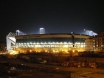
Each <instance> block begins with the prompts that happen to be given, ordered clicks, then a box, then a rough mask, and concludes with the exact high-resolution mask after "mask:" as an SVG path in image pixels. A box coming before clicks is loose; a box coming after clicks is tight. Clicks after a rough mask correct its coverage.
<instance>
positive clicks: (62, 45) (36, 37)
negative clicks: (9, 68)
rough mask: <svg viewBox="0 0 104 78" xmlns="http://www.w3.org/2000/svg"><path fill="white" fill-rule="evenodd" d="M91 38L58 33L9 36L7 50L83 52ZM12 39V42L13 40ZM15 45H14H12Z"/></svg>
mask: <svg viewBox="0 0 104 78" xmlns="http://www.w3.org/2000/svg"><path fill="white" fill-rule="evenodd" d="M88 38H90V36H87V35H82V34H74V33H72V34H70V33H66V34H65V33H64V34H63V33H59V34H58V33H56V34H31V35H14V36H12V35H11V33H10V34H9V35H8V36H7V50H11V49H12V50H15V51H18V52H53V53H57V52H65V53H68V52H69V51H72V52H75V51H77V52H82V51H85V40H86V39H88ZM11 39H12V40H11ZM12 44H13V45H12Z"/></svg>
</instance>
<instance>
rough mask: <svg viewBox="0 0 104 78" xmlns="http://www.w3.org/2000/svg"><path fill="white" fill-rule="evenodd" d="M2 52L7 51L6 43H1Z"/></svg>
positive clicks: (0, 49)
mask: <svg viewBox="0 0 104 78" xmlns="http://www.w3.org/2000/svg"><path fill="white" fill-rule="evenodd" d="M0 51H1V52H4V51H6V43H5V42H0Z"/></svg>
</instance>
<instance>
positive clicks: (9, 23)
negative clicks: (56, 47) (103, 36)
mask: <svg viewBox="0 0 104 78" xmlns="http://www.w3.org/2000/svg"><path fill="white" fill-rule="evenodd" d="M0 3H1V4H0V5H1V6H0V9H1V11H0V19H1V20H0V41H5V36H6V35H7V34H8V33H9V32H15V31H16V30H17V29H19V30H20V31H22V32H24V33H29V34H31V33H38V30H39V28H40V27H44V28H45V30H46V33H70V32H72V31H73V32H75V33H83V32H84V31H83V29H84V28H86V29H88V30H92V31H94V32H96V33H100V32H103V31H104V0H1V2H0Z"/></svg>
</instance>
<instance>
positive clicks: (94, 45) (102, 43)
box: [85, 32, 104, 52]
mask: <svg viewBox="0 0 104 78" xmlns="http://www.w3.org/2000/svg"><path fill="white" fill-rule="evenodd" d="M85 43H86V50H89V51H95V52H104V32H102V33H100V34H98V35H96V36H92V38H90V39H87V40H86V41H85Z"/></svg>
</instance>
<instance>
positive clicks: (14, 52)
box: [9, 50, 18, 55]
mask: <svg viewBox="0 0 104 78" xmlns="http://www.w3.org/2000/svg"><path fill="white" fill-rule="evenodd" d="M9 54H10V55H16V54H18V51H14V50H9Z"/></svg>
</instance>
